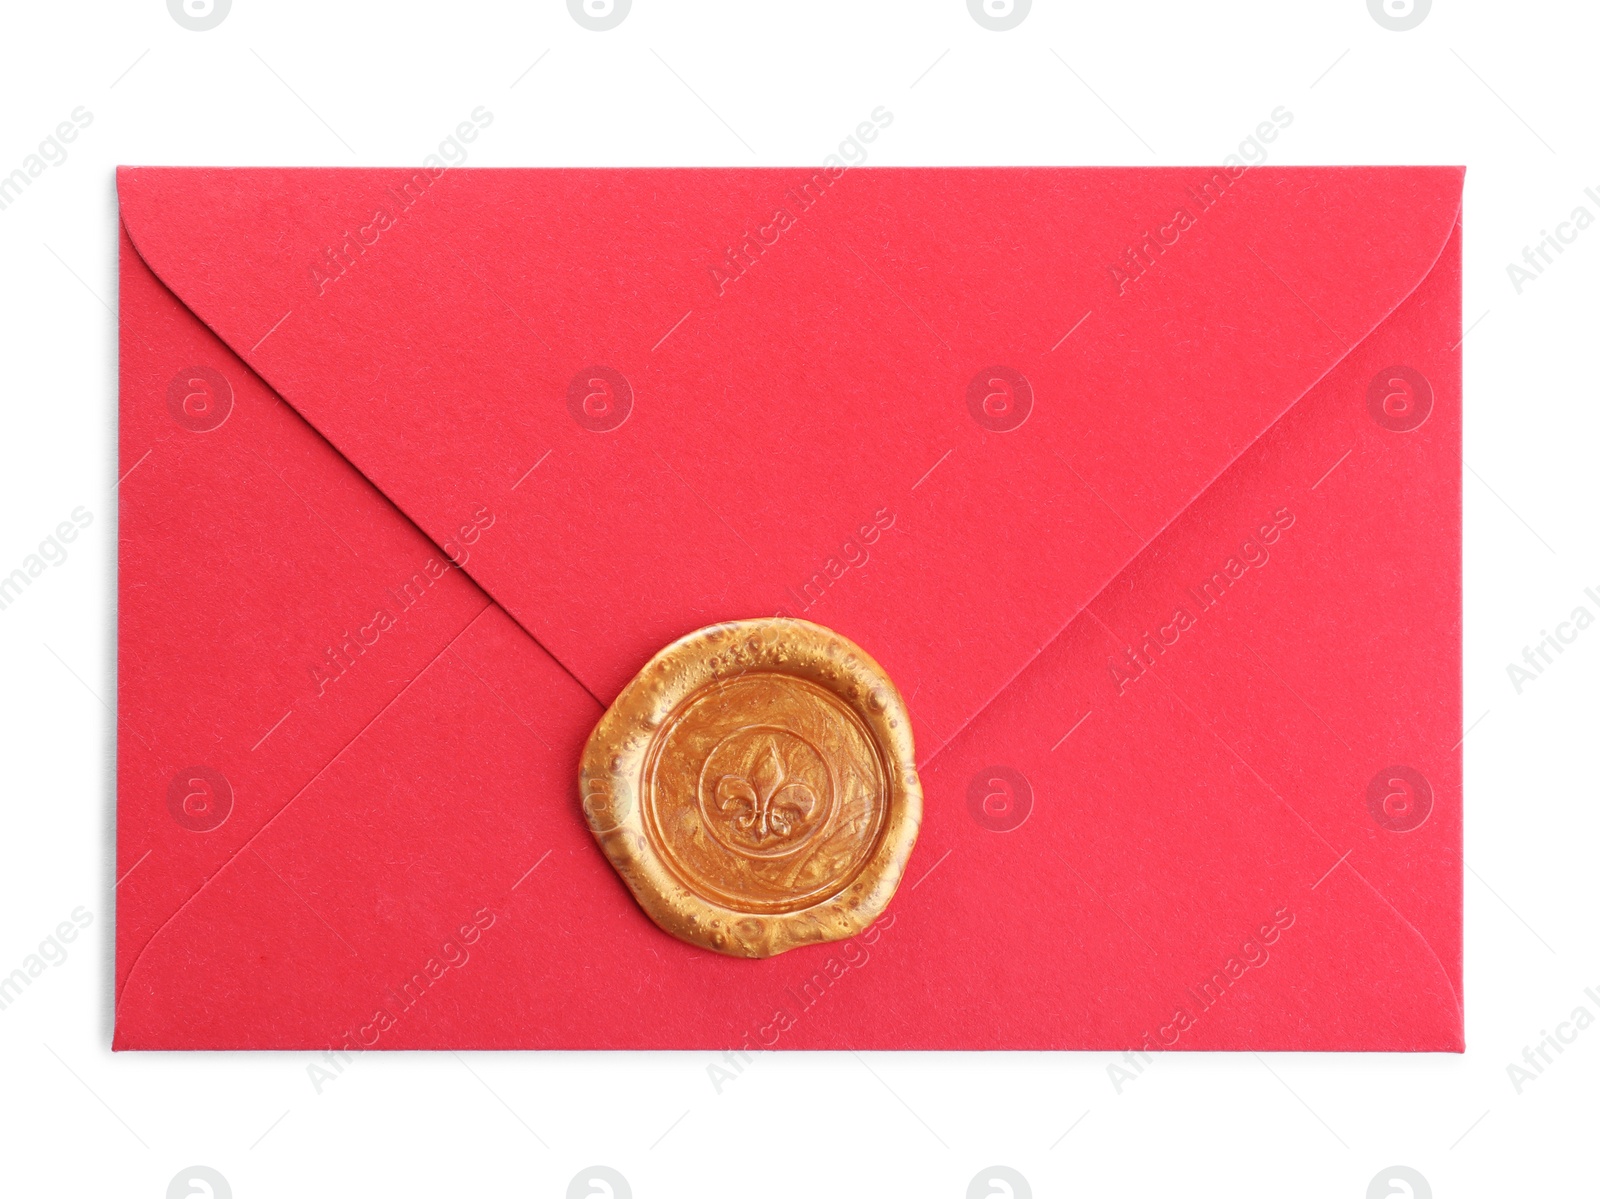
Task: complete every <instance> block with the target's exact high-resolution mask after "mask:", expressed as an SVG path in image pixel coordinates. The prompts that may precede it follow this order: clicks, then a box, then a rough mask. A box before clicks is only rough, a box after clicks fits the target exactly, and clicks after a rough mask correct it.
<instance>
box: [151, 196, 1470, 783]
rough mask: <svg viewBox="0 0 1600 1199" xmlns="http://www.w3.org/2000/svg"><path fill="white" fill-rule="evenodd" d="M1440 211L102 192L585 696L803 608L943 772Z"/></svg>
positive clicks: (1293, 396) (1368, 204)
mask: <svg viewBox="0 0 1600 1199" xmlns="http://www.w3.org/2000/svg"><path fill="white" fill-rule="evenodd" d="M1460 191H1461V172H1460V171H1459V170H1458V169H1455V168H1304V169H1302V168H1266V167H1262V168H1256V169H1254V170H1250V171H1248V172H1243V171H1240V170H1238V169H1235V170H1234V171H1229V170H1226V169H1220V170H1212V169H1209V168H1173V169H1159V170H1121V169H1086V170H1059V169H1003V170H990V169H920V168H918V169H883V170H854V171H849V172H843V171H838V170H835V171H829V170H826V169H824V170H819V171H815V172H813V171H808V170H804V169H792V170H791V169H770V170H769V169H758V170H677V169H672V170H626V171H607V170H515V171H488V170H484V171H479V170H464V169H457V170H450V171H437V170H434V171H429V170H420V171H415V172H413V171H408V170H405V169H380V170H337V171H335V170H264V169H248V170H209V169H167V168H123V169H122V170H121V171H120V172H119V193H120V197H121V202H122V212H123V220H124V223H125V225H126V227H127V229H128V231H129V234H130V236H131V238H132V240H133V242H134V244H135V245H136V246H137V247H138V249H139V251H140V253H141V254H142V256H143V257H144V258H145V260H146V261H147V262H148V263H149V265H150V266H151V268H152V269H153V270H154V271H155V273H156V274H157V275H158V276H160V277H161V279H162V280H163V281H164V282H165V283H166V284H167V285H168V286H169V287H170V288H171V289H172V290H173V292H174V293H175V294H177V295H178V296H179V297H180V298H181V299H182V300H183V301H184V302H185V303H186V304H188V305H189V306H190V307H191V308H192V309H193V310H194V311H195V313H196V314H197V315H198V316H199V317H200V318H201V319H202V320H203V321H205V322H206V323H207V324H208V325H209V326H210V327H211V328H212V329H213V330H214V331H216V332H217V334H218V335H219V336H221V337H222V338H223V339H224V340H225V341H226V342H227V343H228V344H229V345H230V346H231V347H232V348H233V349H234V350H235V351H236V352H237V353H239V354H240V355H241V356H242V357H243V358H244V359H245V360H246V361H247V362H248V363H249V364H250V366H251V367H252V368H253V369H254V370H256V371H257V372H258V373H259V374H260V375H261V376H262V377H263V378H264V379H266V380H267V381H268V383H270V384H271V385H272V386H273V387H274V388H275V389H276V390H277V392H278V393H279V394H280V395H281V396H283V398H284V399H285V400H286V401H288V402H289V403H290V404H291V405H293V406H294V407H295V408H296V409H297V410H298V411H300V412H301V413H302V414H303V415H304V416H305V417H306V418H307V419H308V420H309V421H310V422H311V423H312V424H313V425H315V426H316V427H317V428H318V429H319V430H320V431H321V432H322V433H323V434H324V435H325V436H326V437H327V438H328V439H329V440H330V441H331V442H332V443H333V444H334V445H335V446H336V447H337V448H338V449H339V450H340V451H341V452H342V453H344V454H345V455H346V456H347V457H348V458H349V459H350V460H351V461H352V462H353V463H354V464H355V465H356V466H357V467H358V468H359V469H360V470H361V471H362V472H363V473H364V474H365V475H366V476H367V477H368V478H370V479H371V480H372V481H373V483H375V484H376V485H377V486H378V487H379V488H381V489H382V490H383V491H384V492H385V493H386V494H387V495H388V496H389V497H390V498H391V499H392V500H394V502H395V503H396V504H397V505H398V506H399V507H400V508H401V509H402V510H404V511H405V512H406V513H407V514H408V515H409V516H410V517H411V518H412V519H413V520H415V521H416V522H417V524H418V525H419V526H420V527H421V528H422V529H423V530H424V531H425V532H427V533H428V535H429V536H431V537H433V538H434V539H435V540H436V541H437V542H438V543H439V544H440V546H441V547H442V548H444V550H445V551H446V552H447V553H449V554H451V556H452V557H454V558H455V559H456V560H457V561H458V562H459V563H460V564H461V565H462V566H463V567H464V568H465V569H466V570H467V571H468V572H469V573H471V574H472V575H473V577H474V578H475V579H476V580H477V581H478V582H479V583H480V584H481V585H482V586H483V587H484V588H485V589H486V590H487V591H488V592H489V593H490V594H491V595H493V596H494V597H495V598H496V599H497V600H498V601H499V602H500V603H501V605H502V606H503V607H505V608H506V610H507V611H508V612H509V613H510V614H511V615H512V616H513V617H515V618H516V619H517V620H518V621H519V622H520V623H522V625H523V626H524V627H525V628H526V629H528V631H529V632H530V633H532V634H533V635H534V636H535V637H536V638H537V639H538V640H539V641H540V642H541V643H542V644H543V645H545V646H546V647H547V648H548V649H549V650H550V651H551V652H552V653H553V654H554V655H555V656H556V657H557V658H558V659H560V660H561V661H562V662H563V664H565V665H566V666H567V667H568V669H570V670H571V671H572V672H573V673H574V674H575V675H576V676H577V677H578V678H579V679H580V680H581V681H583V682H584V684H585V685H586V686H588V687H589V688H590V689H591V690H592V691H593V692H594V693H595V694H596V695H597V696H598V697H600V698H601V699H602V700H609V698H610V697H611V696H612V695H613V694H614V693H615V692H616V691H617V690H618V689H620V687H621V686H622V684H623V683H624V682H625V681H626V680H627V679H628V677H630V676H631V674H632V673H633V672H634V671H635V670H636V669H637V668H638V666H639V665H640V664H641V663H642V662H643V661H644V660H645V659H646V658H647V657H648V656H649V655H650V654H651V653H652V652H654V650H656V649H657V648H659V647H660V646H661V645H662V644H664V643H665V642H667V641H669V640H671V639H672V638H674V637H677V636H679V635H681V634H683V633H685V632H688V631H689V630H691V629H693V628H695V627H698V626H700V625H703V624H707V623H710V622H712V621H715V620H719V619H725V618H730V617H739V616H749V615H756V614H766V613H772V612H788V613H790V614H792V615H797V616H798V615H804V616H806V617H807V618H809V619H813V620H817V621H819V622H821V623H824V624H827V625H830V626H832V627H834V628H836V629H838V630H839V631H840V632H842V633H844V634H845V635H847V636H849V637H851V638H853V639H855V640H856V641H858V642H860V643H861V644H863V645H865V646H867V647H868V648H869V649H870V650H871V652H872V653H873V654H874V655H875V656H876V657H878V658H879V660H880V661H881V662H883V664H884V665H885V666H886V667H887V668H888V670H889V671H890V672H891V674H892V675H893V676H894V677H895V678H896V679H897V680H898V681H899V683H900V685H901V687H902V689H903V690H904V691H905V693H906V694H907V696H908V698H909V699H910V700H911V704H912V708H913V712H914V714H915V716H916V719H917V722H918V729H917V734H918V746H919V751H920V753H919V756H920V757H921V758H923V759H924V760H926V759H927V758H928V757H930V756H931V755H932V754H933V753H934V752H936V751H937V749H938V748H939V747H940V746H941V745H943V744H944V743H945V742H946V741H947V740H948V739H949V738H950V737H951V736H953V735H954V734H955V733H956V732H957V731H959V729H960V728H961V727H962V726H963V725H964V724H965V723H966V722H967V721H968V720H970V719H971V717H972V716H973V715H974V714H975V713H976V712H977V711H978V710H980V709H981V708H982V707H983V706H984V705H985V704H986V703H987V702H988V701H989V699H990V698H991V697H992V696H994V695H995V694H996V693H997V692H998V691H999V690H1000V688H1002V687H1003V686H1004V685H1005V684H1006V683H1007V682H1008V681H1009V680H1010V679H1011V678H1013V677H1014V676H1015V675H1016V674H1017V673H1018V672H1019V671H1020V670H1021V669H1022V668H1023V667H1024V666H1025V665H1026V664H1027V663H1028V661H1030V660H1031V659H1032V658H1033V657H1034V656H1035V655H1036V654H1037V653H1038V651H1039V650H1040V649H1041V647H1043V646H1044V645H1045V644H1047V643H1048V642H1049V641H1050V640H1051V638H1052V637H1054V636H1055V634H1056V633H1057V632H1059V631H1060V629H1061V628H1062V627H1063V626H1064V625H1065V624H1066V622H1067V621H1069V620H1070V619H1071V618H1072V617H1073V616H1074V615H1075V614H1076V613H1077V612H1079V611H1080V610H1081V609H1082V607H1083V606H1084V604H1086V603H1087V602H1088V600H1089V599H1090V598H1092V597H1093V596H1094V595H1095V594H1097V593H1098V592H1099V591H1100V590H1101V588H1103V587H1104V586H1105V584H1106V583H1107V581H1108V580H1110V579H1111V578H1112V577H1113V576H1114V575H1115V574H1116V573H1117V571H1118V570H1120V569H1121V568H1122V567H1123V566H1124V565H1125V564H1126V563H1127V562H1128V561H1129V560H1130V559H1131V558H1132V557H1133V556H1134V555H1135V554H1136V553H1137V552H1138V551H1139V550H1140V549H1141V548H1142V547H1143V546H1144V545H1145V544H1146V543H1147V542H1148V541H1149V539H1150V538H1152V537H1153V536H1154V535H1155V534H1156V533H1157V532H1159V531H1160V530H1161V529H1162V528H1164V527H1165V526H1166V525H1167V524H1168V523H1169V522H1170V521H1171V520H1172V519H1173V518H1174V517H1175V516H1176V515H1178V513H1180V512H1181V511H1182V510H1183V509H1184V508H1185V506H1187V505H1188V504H1189V503H1190V502H1191V501H1192V500H1193V499H1194V498H1195V496H1196V495H1198V494H1199V493H1200V492H1201V491H1202V490H1204V488H1205V487H1206V486H1207V485H1208V484H1209V483H1210V482H1211V481H1212V480H1213V479H1215V478H1216V477H1217V475H1218V474H1219V473H1221V471H1222V470H1223V469H1224V468H1225V467H1226V466H1227V465H1228V464H1229V463H1230V462H1231V461H1232V460H1233V459H1234V458H1235V457H1237V455H1238V454H1239V453H1240V452H1242V451H1243V450H1244V449H1245V448H1246V447H1247V446H1248V445H1249V444H1250V443H1251V442H1252V441H1254V440H1255V439H1256V438H1257V437H1259V436H1260V435H1261V433H1262V432H1263V431H1264V430H1265V429H1267V428H1268V427H1269V426H1270V425H1271V424H1272V423H1273V422H1274V421H1275V420H1276V419H1277V418H1278V417H1279V416H1280V415H1282V414H1283V412H1284V411H1285V410H1286V409H1287V408H1288V407H1289V406H1290V405H1292V404H1293V403H1294V402H1295V400H1297V399H1298V398H1299V397H1300V396H1301V395H1302V394H1303V393H1304V392H1305V391H1306V390H1307V389H1308V388H1309V387H1310V386H1311V385H1312V384H1313V383H1315V382H1316V381H1317V380H1318V379H1319V378H1321V377H1322V376H1323V375H1324V374H1325V373H1326V372H1327V371H1328V370H1329V369H1330V368H1331V367H1332V366H1333V365H1334V364H1335V363H1337V362H1338V361H1339V360H1340V359H1341V358H1342V357H1343V356H1344V355H1345V354H1346V353H1347V352H1348V351H1349V349H1350V348H1351V347H1352V346H1353V345H1354V344H1356V343H1357V342H1358V341H1359V340H1360V339H1361V338H1363V337H1364V336H1366V334H1367V333H1368V332H1370V331H1371V330H1372V329H1373V328H1374V327H1376V326H1377V325H1378V324H1379V323H1380V322H1381V321H1382V320H1383V319H1384V317H1386V316H1387V315H1388V314H1389V313H1390V312H1391V311H1392V310H1393V309H1394V308H1395V307H1396V306H1397V305H1398V304H1399V303H1400V302H1401V300H1403V299H1404V298H1405V297H1406V296H1407V295H1409V294H1410V292H1411V291H1412V290H1413V289H1414V288H1415V287H1416V286H1417V284H1418V283H1419V282H1420V281H1421V280H1422V279H1423V278H1424V277H1425V276H1426V274H1427V273H1428V271H1429V269H1430V268H1431V266H1432V264H1433V262H1434V261H1435V259H1436V258H1437V257H1438V255H1439V252H1440V250H1441V249H1442V247H1443V246H1444V244H1445V242H1446V240H1447V238H1448V236H1449V234H1450V232H1451V229H1452V228H1453V226H1454V224H1455V220H1456V214H1457V211H1458V208H1459V202H1460ZM481 506H487V507H489V508H491V509H492V510H493V511H494V512H495V513H496V515H497V523H496V526H495V529H494V535H493V537H492V538H487V537H485V538H481V539H480V538H479V536H478V530H477V526H476V524H475V522H474V512H475V511H477V510H478V509H479V508H480V507H481Z"/></svg>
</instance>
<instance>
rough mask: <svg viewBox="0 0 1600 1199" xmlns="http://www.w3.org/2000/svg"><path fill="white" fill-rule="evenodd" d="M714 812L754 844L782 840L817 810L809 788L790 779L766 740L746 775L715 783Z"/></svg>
mask: <svg viewBox="0 0 1600 1199" xmlns="http://www.w3.org/2000/svg"><path fill="white" fill-rule="evenodd" d="M716 800H717V809H718V811H720V812H723V813H724V814H727V815H731V816H732V817H733V823H734V825H735V826H736V827H737V828H738V829H739V831H740V832H741V833H742V834H744V836H745V837H747V838H748V839H749V840H750V841H752V842H753V843H755V844H756V845H765V844H766V843H768V842H769V841H781V840H783V839H784V838H786V837H788V836H790V835H791V834H793V833H794V831H795V829H796V828H797V826H798V825H799V824H800V823H801V821H804V820H806V819H807V818H809V817H810V816H811V814H812V813H813V812H815V811H816V809H817V803H818V800H817V796H816V793H815V792H814V791H812V789H811V788H810V787H808V786H807V785H806V784H805V783H803V782H801V781H800V780H798V779H791V778H790V777H789V772H788V768H787V767H786V766H785V765H784V761H783V756H782V755H781V754H780V753H779V752H778V746H777V742H776V741H775V740H774V739H773V738H771V737H767V738H766V739H765V740H764V742H763V743H762V744H761V745H760V746H759V747H758V748H757V749H756V753H755V760H754V764H753V766H752V767H751V768H750V771H749V776H748V777H746V776H745V775H739V774H725V775H723V776H722V777H721V778H720V779H718V780H717V790H716Z"/></svg>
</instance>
